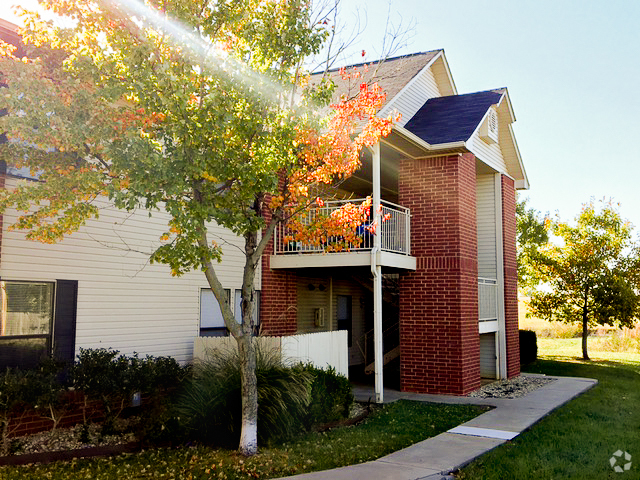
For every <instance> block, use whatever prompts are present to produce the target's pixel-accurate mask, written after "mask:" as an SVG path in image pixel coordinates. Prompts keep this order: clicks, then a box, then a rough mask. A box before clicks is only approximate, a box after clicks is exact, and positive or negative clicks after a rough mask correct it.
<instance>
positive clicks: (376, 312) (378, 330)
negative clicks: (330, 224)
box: [371, 143, 384, 403]
mask: <svg viewBox="0 0 640 480" xmlns="http://www.w3.org/2000/svg"><path fill="white" fill-rule="evenodd" d="M372 153H373V162H372V164H373V169H372V176H373V179H372V180H373V215H374V224H375V225H376V232H375V235H374V236H373V249H372V250H371V273H373V345H374V366H375V394H376V403H382V402H383V401H384V382H383V375H382V374H383V369H384V351H383V348H384V347H383V343H382V267H381V266H380V265H378V264H377V253H378V252H380V248H381V247H382V224H381V218H380V143H376V144H375V145H374V146H373V147H372Z"/></svg>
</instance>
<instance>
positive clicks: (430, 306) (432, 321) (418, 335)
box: [398, 154, 480, 395]
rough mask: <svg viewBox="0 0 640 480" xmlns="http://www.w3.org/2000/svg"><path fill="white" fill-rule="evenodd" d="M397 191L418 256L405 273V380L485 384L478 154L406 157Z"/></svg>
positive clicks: (441, 385) (424, 386) (419, 385)
mask: <svg viewBox="0 0 640 480" xmlns="http://www.w3.org/2000/svg"><path fill="white" fill-rule="evenodd" d="M398 191H399V192H398V193H399V199H398V200H399V203H400V204H401V205H403V206H406V207H408V208H410V209H411V215H412V218H411V253H412V255H413V256H415V257H417V263H418V268H417V270H416V271H415V272H409V273H405V274H402V275H401V278H400V343H401V367H400V382H401V388H402V390H403V391H414V392H426V393H448V394H458V395H462V394H466V393H468V392H470V391H471V390H474V389H476V388H478V387H479V386H480V360H479V359H480V341H479V334H478V278H477V277H478V260H477V244H478V241H477V230H476V170H475V157H474V156H473V155H471V154H465V155H449V156H443V157H437V158H429V159H420V160H408V159H407V160H402V161H401V162H400V165H399V177H398Z"/></svg>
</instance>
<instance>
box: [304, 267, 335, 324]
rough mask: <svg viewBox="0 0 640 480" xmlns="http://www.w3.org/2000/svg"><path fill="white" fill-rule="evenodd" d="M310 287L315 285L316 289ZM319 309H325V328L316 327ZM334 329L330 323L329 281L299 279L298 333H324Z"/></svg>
mask: <svg viewBox="0 0 640 480" xmlns="http://www.w3.org/2000/svg"><path fill="white" fill-rule="evenodd" d="M309 285H313V288H314V289H313V290H310V289H309ZM321 286H322V287H323V290H321V289H320V287H321ZM318 308H324V318H325V324H324V327H316V325H315V310H316V309H318ZM334 328H335V326H334V325H333V324H332V322H330V321H329V279H328V278H326V277H323V278H320V277H298V333H314V332H323V331H327V330H333V329H334Z"/></svg>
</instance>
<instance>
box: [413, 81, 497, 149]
mask: <svg viewBox="0 0 640 480" xmlns="http://www.w3.org/2000/svg"><path fill="white" fill-rule="evenodd" d="M502 95H503V94H502V93H496V92H494V91H486V92H477V93H469V94H466V95H451V96H447V97H436V98H430V99H429V100H427V102H426V103H425V104H424V105H423V106H422V107H421V108H420V109H419V110H418V111H417V112H416V114H415V115H414V116H413V117H412V118H411V120H409V121H408V122H407V123H406V124H405V126H404V128H406V129H407V130H409V131H410V132H411V133H413V134H414V135H416V136H418V137H419V138H421V139H422V140H424V141H425V142H427V143H428V144H430V145H438V144H443V143H453V142H464V141H466V140H468V139H469V138H470V137H471V135H473V133H474V132H475V131H476V129H477V128H478V125H479V124H480V122H482V120H483V119H484V117H485V115H486V113H487V110H488V109H489V107H491V105H496V104H498V103H500V100H501V99H502Z"/></svg>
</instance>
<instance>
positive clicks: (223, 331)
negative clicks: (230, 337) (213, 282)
mask: <svg viewBox="0 0 640 480" xmlns="http://www.w3.org/2000/svg"><path fill="white" fill-rule="evenodd" d="M224 293H225V295H226V296H227V302H230V301H231V290H228V289H225V291H224ZM225 335H227V328H226V327H225V326H224V318H223V317H222V310H221V309H220V304H219V303H218V300H216V297H215V295H213V292H212V291H211V289H210V288H202V289H201V290H200V336H201V337H223V336H225Z"/></svg>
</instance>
